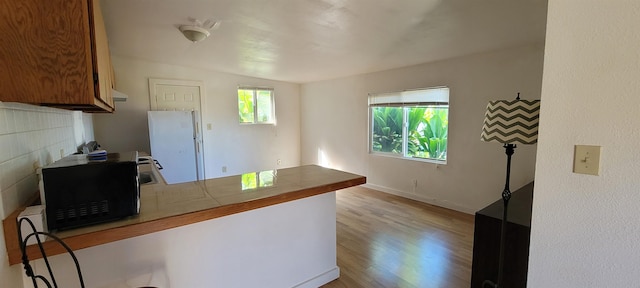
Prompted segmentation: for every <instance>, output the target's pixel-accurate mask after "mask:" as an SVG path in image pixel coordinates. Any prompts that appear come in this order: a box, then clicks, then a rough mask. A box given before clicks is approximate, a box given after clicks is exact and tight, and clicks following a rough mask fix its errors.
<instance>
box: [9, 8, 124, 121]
mask: <svg viewBox="0 0 640 288" xmlns="http://www.w3.org/2000/svg"><path fill="white" fill-rule="evenodd" d="M93 7H96V8H97V9H98V10H97V11H100V10H99V8H100V6H99V5H98V3H97V1H94V0H47V1H39V0H19V1H16V0H0V39H2V41H0V67H1V69H0V101H6V102H22V103H32V104H40V105H47V106H54V107H60V108H66V109H74V110H84V111H101V112H104V111H107V112H111V111H113V101H112V99H111V84H110V83H111V79H110V78H111V76H110V75H111V73H110V69H111V68H110V65H111V64H110V62H109V61H110V59H109V55H108V53H109V50H108V46H107V44H106V33H105V32H104V23H103V20H102V15H101V14H100V15H99V16H98V17H94V15H93V11H94V9H93ZM94 23H97V24H98V25H99V27H101V28H99V29H98V31H100V32H98V33H97V35H96V33H95V32H94ZM96 36H97V38H99V39H102V40H100V41H101V43H103V44H100V45H101V47H106V51H105V50H104V49H101V48H100V49H97V50H96V47H95V46H96ZM96 52H98V53H101V54H102V55H103V56H100V57H97V58H96V57H95V56H96V55H95V54H96ZM98 58H99V59H100V61H106V64H102V65H101V66H102V67H103V68H104V69H106V70H105V72H100V71H97V70H96V69H98V68H100V67H99V66H100V65H98V61H97V59H98ZM105 59H106V60H105ZM103 68H100V69H103ZM96 72H98V74H96ZM94 75H98V77H99V78H100V77H103V79H102V80H101V81H105V82H104V83H108V84H107V85H103V86H104V87H101V86H99V85H97V84H96V81H94ZM105 77H106V78H105ZM97 82H98V83H99V82H100V81H97ZM100 89H104V92H103V93H101V92H100ZM102 98H104V99H102Z"/></svg>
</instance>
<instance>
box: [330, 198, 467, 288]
mask: <svg viewBox="0 0 640 288" xmlns="http://www.w3.org/2000/svg"><path fill="white" fill-rule="evenodd" d="M336 197H337V200H336V202H337V224H336V227H337V244H338V245H337V252H338V266H339V267H340V278H338V279H336V280H334V281H332V282H330V283H328V284H326V285H324V286H322V287H324V288H342V287H349V288H359V287H362V288H374V287H385V288H386V287H403V288H405V287H406V288H409V287H420V288H431V287H447V288H456V287H469V286H470V283H471V257H472V251H473V215H468V214H465V213H461V212H457V211H452V210H448V209H444V208H441V207H437V206H433V205H429V204H425V203H422V202H418V201H413V200H410V199H406V198H402V197H398V196H395V195H390V194H387V193H383V192H379V191H375V190H371V189H367V188H364V187H352V188H348V189H344V190H340V191H338V192H337V196H336Z"/></svg>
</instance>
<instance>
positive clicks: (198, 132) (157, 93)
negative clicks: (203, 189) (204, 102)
mask: <svg viewBox="0 0 640 288" xmlns="http://www.w3.org/2000/svg"><path fill="white" fill-rule="evenodd" d="M203 88H204V84H203V83H202V82H200V81H188V80H169V79H149V103H150V104H151V110H152V111H194V115H193V121H194V128H195V131H194V132H195V150H196V174H197V179H198V180H202V179H204V175H205V174H204V169H205V167H204V155H203V154H204V151H202V150H203V149H202V147H204V146H203V145H202V124H201V122H202V120H201V113H200V111H201V97H202V94H203Z"/></svg>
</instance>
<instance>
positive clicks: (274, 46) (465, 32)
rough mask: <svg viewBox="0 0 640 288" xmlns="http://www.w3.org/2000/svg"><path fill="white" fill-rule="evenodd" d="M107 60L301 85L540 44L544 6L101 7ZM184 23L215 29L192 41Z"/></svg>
mask: <svg viewBox="0 0 640 288" xmlns="http://www.w3.org/2000/svg"><path fill="white" fill-rule="evenodd" d="M102 8H103V13H104V18H105V22H106V27H107V34H108V37H109V45H110V47H111V53H112V54H113V55H118V56H126V57H133V58H139V59H145V60H150V61H154V62H162V63H168V64H177V65H183V66H191V67H199V68H205V69H209V70H215V71H221V72H227V73H233V74H240V75H246V76H253V77H259V78H266V79H273V80H281V81H287V82H294V83H305V82H312V81H318V80H325V79H331V78H337V77H343V76H349V75H356V74H362V73H368V72H374V71H381V70H387V69H392V68H398V67H405V66H410V65H415V64H421V63H427V62H432V61H437V60H442V59H447V58H452V57H458V56H463V55H469V54H473V53H479V52H485V51H490V50H496V49H500V48H504V47H512V46H517V45H523V44H526V43H533V42H542V41H544V34H545V25H546V12H547V0H103V1H102ZM190 18H196V19H199V20H206V19H208V18H214V19H216V20H219V21H222V22H221V25H220V26H219V28H218V29H217V30H213V31H212V32H211V36H210V37H209V38H208V39H205V40H204V41H202V42H199V43H191V42H190V41H188V40H187V39H186V38H184V37H183V35H182V34H181V33H180V31H179V30H178V29H177V26H179V25H181V24H191V23H192V22H190V20H189V19H190Z"/></svg>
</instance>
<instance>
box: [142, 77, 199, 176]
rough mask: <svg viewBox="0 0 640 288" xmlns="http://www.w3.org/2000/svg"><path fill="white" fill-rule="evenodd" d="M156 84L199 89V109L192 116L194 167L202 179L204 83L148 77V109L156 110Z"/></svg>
mask: <svg viewBox="0 0 640 288" xmlns="http://www.w3.org/2000/svg"><path fill="white" fill-rule="evenodd" d="M156 85H173V86H190V87H198V88H199V90H200V101H199V103H198V105H200V107H199V108H200V110H198V111H196V113H194V114H195V115H194V118H195V120H196V125H195V126H196V145H199V146H196V155H197V157H196V166H197V167H196V169H197V171H198V172H197V175H196V176H197V179H198V180H204V179H205V177H206V175H207V174H206V173H205V164H204V163H205V161H204V147H205V146H204V137H203V135H202V133H203V131H204V130H202V114H204V113H202V107H204V98H205V97H204V95H205V91H204V83H203V82H202V81H198V80H180V79H163V78H149V106H150V109H149V110H150V111H158V102H157V98H156V97H157V89H156Z"/></svg>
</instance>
